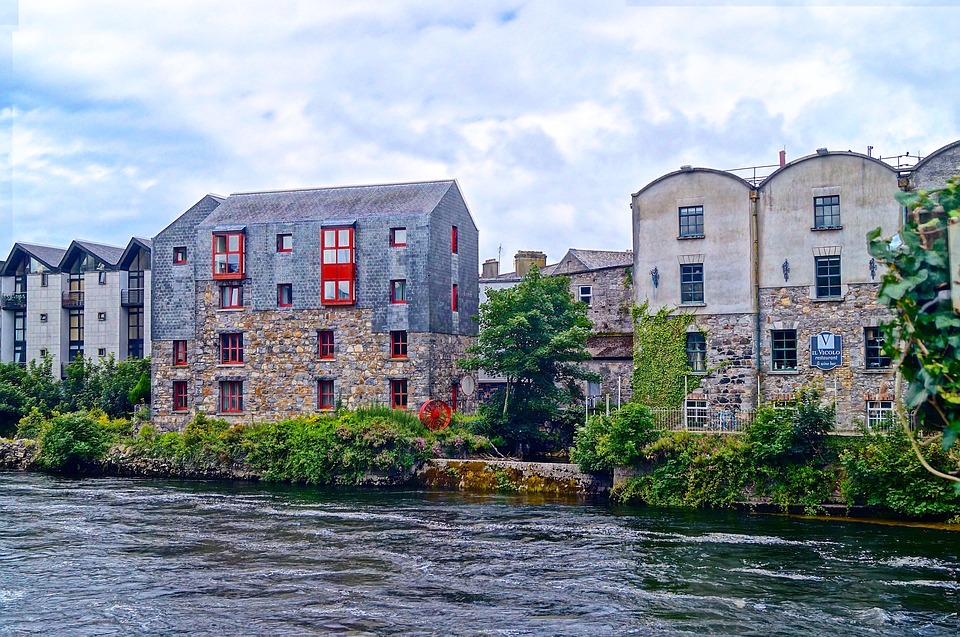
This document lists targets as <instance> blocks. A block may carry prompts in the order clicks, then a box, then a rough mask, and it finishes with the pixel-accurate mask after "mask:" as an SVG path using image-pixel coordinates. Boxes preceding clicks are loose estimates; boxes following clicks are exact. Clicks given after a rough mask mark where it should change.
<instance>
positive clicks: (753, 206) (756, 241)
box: [750, 188, 761, 409]
mask: <svg viewBox="0 0 960 637" xmlns="http://www.w3.org/2000/svg"><path fill="white" fill-rule="evenodd" d="M759 207H760V191H759V190H757V189H756V188H751V189H750V221H751V225H752V227H751V228H750V230H751V234H752V235H753V246H752V247H753V250H752V252H753V254H752V255H751V257H752V260H753V290H754V297H753V302H754V308H753V309H754V318H755V320H754V323H755V332H754V335H753V342H754V353H755V356H756V361H757V362H756V366H757V402H756V404H755V405H754V409H756V408H759V407H760V363H761V360H760V333H761V332H760V225H759V222H758V220H757V216H758V213H759Z"/></svg>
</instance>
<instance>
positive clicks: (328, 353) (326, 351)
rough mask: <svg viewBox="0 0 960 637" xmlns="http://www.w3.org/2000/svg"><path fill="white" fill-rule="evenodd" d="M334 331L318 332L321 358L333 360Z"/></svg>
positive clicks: (318, 354) (318, 352)
mask: <svg viewBox="0 0 960 637" xmlns="http://www.w3.org/2000/svg"><path fill="white" fill-rule="evenodd" d="M333 353H334V350H333V330H320V331H319V332H317V356H318V357H319V358H333Z"/></svg>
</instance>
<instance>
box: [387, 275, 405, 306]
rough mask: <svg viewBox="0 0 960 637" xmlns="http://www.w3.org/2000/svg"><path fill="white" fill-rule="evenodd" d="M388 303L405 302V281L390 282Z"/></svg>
mask: <svg viewBox="0 0 960 637" xmlns="http://www.w3.org/2000/svg"><path fill="white" fill-rule="evenodd" d="M390 302H391V303H406V302H407V281H406V279H397V280H395V281H390Z"/></svg>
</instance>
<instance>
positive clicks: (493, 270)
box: [480, 259, 500, 279]
mask: <svg viewBox="0 0 960 637" xmlns="http://www.w3.org/2000/svg"><path fill="white" fill-rule="evenodd" d="M498 276H500V262H499V261H497V260H496V259H487V260H486V261H484V262H483V270H482V271H481V273H480V278H481V279H495V278H497V277H498Z"/></svg>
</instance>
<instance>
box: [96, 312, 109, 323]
mask: <svg viewBox="0 0 960 637" xmlns="http://www.w3.org/2000/svg"><path fill="white" fill-rule="evenodd" d="M97 320H98V321H106V320H107V313H106V312H97Z"/></svg>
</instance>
